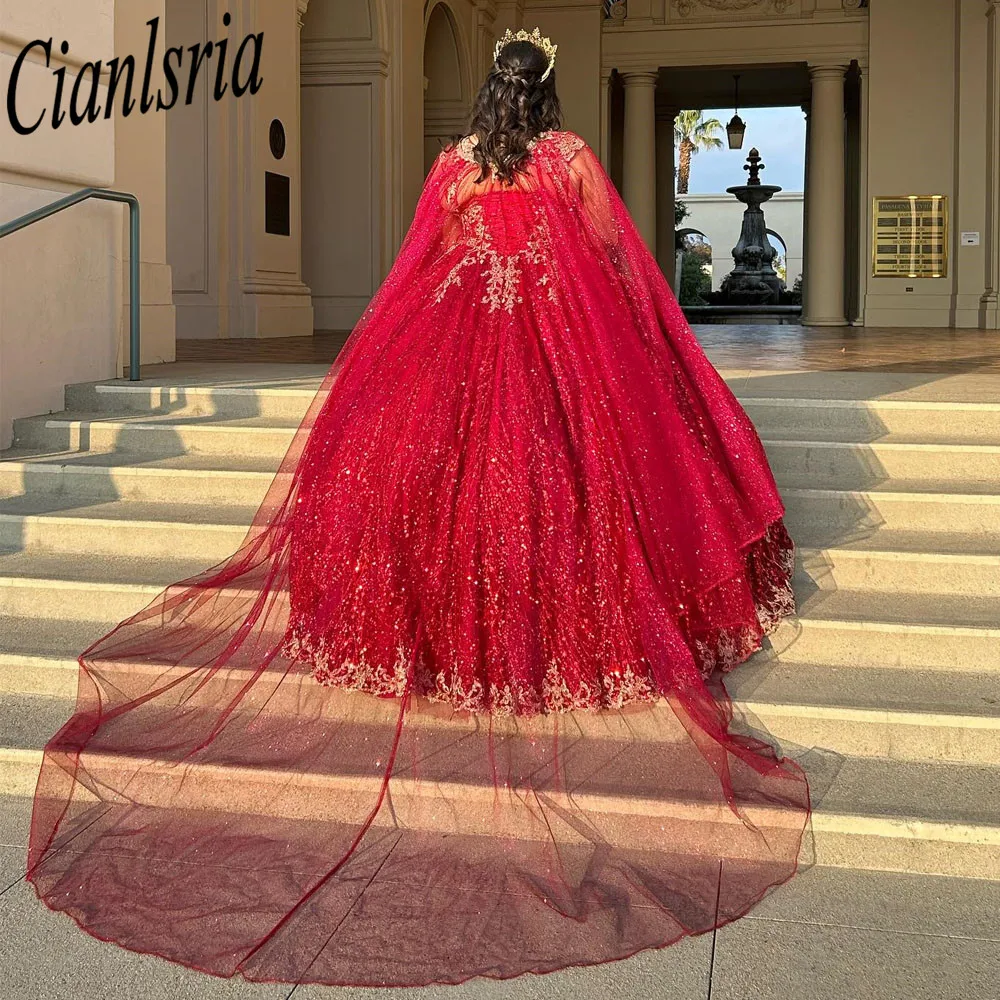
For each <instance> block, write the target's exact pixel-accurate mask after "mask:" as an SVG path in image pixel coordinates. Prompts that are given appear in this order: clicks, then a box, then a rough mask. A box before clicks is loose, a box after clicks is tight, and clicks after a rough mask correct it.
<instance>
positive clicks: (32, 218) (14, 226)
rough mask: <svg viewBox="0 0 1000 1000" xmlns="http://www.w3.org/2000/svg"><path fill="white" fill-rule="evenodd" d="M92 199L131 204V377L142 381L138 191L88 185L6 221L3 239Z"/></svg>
mask: <svg viewBox="0 0 1000 1000" xmlns="http://www.w3.org/2000/svg"><path fill="white" fill-rule="evenodd" d="M88 198H96V199H98V201H116V202H119V203H120V204H123V205H128V216H129V254H130V256H131V259H130V260H129V281H128V286H129V298H130V300H131V301H130V302H129V353H130V357H129V376H128V377H129V380H130V381H132V382H138V381H139V378H140V376H139V314H140V307H141V305H142V303H141V302H140V301H139V199H138V198H136V196H135V195H134V194H126V193H125V192H124V191H111V190H108V189H107V188H84V189H83V190H82V191H77V192H75V193H74V194H70V195H67V196H66V197H65V198H60V199H59V201H54V202H52V204H51V205H45V206H43V207H42V208H38V209H35V211H34V212H29V213H28V214H27V215H22V216H21V218H20V219H15V220H14V221H13V222H5V223H3V225H0V239H3V237H5V236H10V235H11V233H16V232H18V231H19V230H21V229H25V228H26V227H28V226H30V225H32V224H33V223H35V222H41V221H42V219H47V218H49V217H50V216H52V215H56V214H57V213H58V212H61V211H63V209H66V208H71V207H72V206H73V205H79V204H80V202H81V201H87V199H88Z"/></svg>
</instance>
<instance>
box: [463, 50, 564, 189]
mask: <svg viewBox="0 0 1000 1000" xmlns="http://www.w3.org/2000/svg"><path fill="white" fill-rule="evenodd" d="M548 70H549V59H548V56H546V55H545V53H544V52H543V51H542V50H541V49H540V48H538V47H537V46H535V45H532V44H531V42H523V41H519V42H510V43H509V44H508V45H505V46H504V47H503V48H502V49H501V50H500V55H499V56H498V57H497V61H496V63H495V64H494V66H493V68H492V69H491V70H490V73H489V76H487V78H486V82H485V83H484V84H483V86H482V89H481V90H480V91H479V96H478V97H477V98H476V101H475V104H474V105H473V109H472V121H471V127H470V134H471V135H473V136H475V138H476V142H475V145H474V147H473V150H474V152H473V155H474V156H475V158H476V162H477V163H478V164H479V168H480V176H479V180H480V181H484V180H486V178H487V177H489V176H490V175H491V174H492V175H493V176H494V177H495V178H496V179H497V180H500V181H502V182H503V183H506V184H511V183H513V181H514V177H515V175H516V174H518V173H523V172H524V170H525V168H526V167H527V164H528V161H529V159H530V158H531V145H532V143H533V142H534V141H535V140H536V139H537V138H538V137H539V136H540V135H542V134H543V133H545V132H552V131H555V130H557V129H559V128H561V127H562V107H561V106H560V104H559V98H558V96H557V95H556V80H555V71H554V70H553V71H552V72H549V73H548V77H547V79H545V80H543V79H542V77H543V76H545V75H546V73H547V72H548Z"/></svg>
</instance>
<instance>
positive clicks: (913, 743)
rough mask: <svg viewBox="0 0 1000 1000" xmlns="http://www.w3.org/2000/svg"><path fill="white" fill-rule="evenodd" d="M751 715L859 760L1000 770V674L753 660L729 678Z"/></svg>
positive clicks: (798, 739)
mask: <svg viewBox="0 0 1000 1000" xmlns="http://www.w3.org/2000/svg"><path fill="white" fill-rule="evenodd" d="M726 687H727V688H728V690H729V692H730V695H731V697H732V698H733V700H734V702H735V703H736V706H737V711H738V712H741V713H743V714H744V715H745V716H746V718H747V719H748V720H750V721H751V722H752V721H753V720H757V721H759V723H760V724H761V725H762V726H763V727H764V729H765V730H767V731H768V732H770V733H774V734H775V735H776V736H777V737H779V738H780V739H782V740H788V741H790V743H791V744H797V745H799V746H810V747H813V746H819V747H824V748H827V749H829V750H832V751H834V752H836V753H842V754H847V755H850V756H855V757H882V758H889V759H894V760H936V761H955V762H959V763H967V764H985V765H994V766H998V767H1000V672H998V671H993V672H982V673H976V672H961V673H959V672H955V673H952V674H945V673H942V672H941V671H934V670H919V669H915V668H911V669H908V670H894V669H892V668H884V669H879V668H865V667H860V668H858V667H833V666H829V665H827V664H808V663H795V662H793V661H788V660H784V659H782V660H778V661H776V662H775V661H770V662H769V661H766V660H765V659H763V658H755V659H754V660H752V661H751V662H749V663H747V664H744V665H743V666H741V667H740V668H739V669H737V670H735V671H734V672H733V673H732V674H730V675H729V676H728V677H727V678H726Z"/></svg>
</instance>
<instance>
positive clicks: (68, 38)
mask: <svg viewBox="0 0 1000 1000" xmlns="http://www.w3.org/2000/svg"><path fill="white" fill-rule="evenodd" d="M536 24H537V25H538V26H540V27H541V29H542V31H543V32H544V33H546V34H548V35H550V36H551V37H552V38H553V39H554V40H556V41H557V42H558V44H559V46H560V49H559V67H558V78H559V87H560V92H561V95H562V97H563V101H564V105H565V110H566V117H567V127H569V128H571V129H573V130H575V131H577V132H579V133H580V134H581V135H582V136H583V137H584V138H585V139H587V140H588V142H590V143H591V145H593V146H594V148H595V149H597V150H599V152H600V155H601V157H602V159H603V160H604V162H605V164H606V166H607V167H608V169H609V171H610V172H611V175H612V177H613V178H614V179H615V181H616V183H617V184H618V185H619V187H620V189H621V190H622V192H623V194H624V196H625V199H626V201H627V203H628V205H629V207H630V209H631V211H632V213H633V215H634V217H635V220H636V222H637V224H638V226H639V228H640V230H641V231H642V233H643V235H644V236H645V237H646V239H647V241H648V243H649V244H650V247H651V249H652V250H653V251H654V252H655V253H657V255H658V257H659V258H660V259H661V261H663V263H664V270H665V272H666V273H667V274H668V275H670V274H672V272H673V241H674V236H673V218H674V215H673V204H674V194H673V191H674V182H673V173H674V147H673V140H672V120H673V115H674V113H675V112H676V111H677V110H679V109H681V108H691V107H724V106H727V104H728V103H729V102H730V101H731V99H732V78H733V74H734V73H736V72H738V73H740V74H741V106H744V107H752V106H754V105H756V106H773V105H801V106H802V107H803V108H805V109H806V112H807V115H808V122H809V125H808V138H807V178H806V192H805V211H804V219H805V224H804V227H803V228H804V233H803V237H802V242H803V253H802V257H803V260H802V271H803V275H804V288H805V317H804V318H805V322H806V323H807V324H811V325H832V326H839V325H844V324H846V323H853V324H855V325H858V326H879V327H886V326H890V327H891V326H899V327H921V326H927V327H960V328H981V329H984V330H988V331H993V330H998V329H1000V301H998V291H1000V0H870V2H865V0H627V3H624V2H621V0H615V2H610V0H267V2H263V0H228V2H227V0H198V2H192V0H76V2H75V3H73V4H72V5H66V4H65V3H62V2H60V0H30V2H29V0H6V3H5V4H4V6H3V10H2V14H0V67H2V70H0V74H2V75H0V80H2V82H3V87H4V93H5V95H7V96H8V114H7V115H5V116H4V117H3V119H0V223H2V222H6V221H9V220H11V219H14V218H16V217H18V216H19V215H21V214H23V213H25V212H27V211H30V210H32V209H34V208H37V207H39V206H41V205H44V204H46V203H47V202H50V201H52V200H54V199H56V198H58V197H60V196H61V195H63V194H65V193H67V192H69V191H73V190H76V189H78V188H80V187H84V186H99V187H113V188H116V189H120V190H124V191H128V192H132V193H134V194H136V195H137V196H138V197H139V199H140V201H141V204H142V224H143V229H142V251H141V257H142V260H141V276H142V322H143V331H142V337H143V348H142V355H143V356H142V360H143V361H144V362H146V363H150V362H157V361H169V360H172V359H173V358H174V351H175V343H176V339H177V338H178V337H183V338H215V337H283V336H295V335H299V336H301V335H308V334H311V333H312V331H313V330H315V329H320V330H329V329H345V328H349V327H350V326H351V325H352V324H353V323H354V322H355V321H356V320H357V318H358V317H359V316H360V314H361V312H362V311H363V309H364V307H365V305H366V303H367V302H368V300H369V298H370V297H371V295H372V293H373V292H374V291H375V289H376V288H377V287H378V285H379V283H380V282H381V280H382V279H383V277H384V276H385V274H386V273H387V271H388V269H389V267H390V266H391V264H392V261H393V259H394V256H395V254H396V253H397V251H398V249H399V247H400V244H401V242H402V239H403V237H404V235H405V232H406V229H407V225H408V223H409V220H410V219H411V217H412V214H413V210H414V207H415V204H416V201H417V198H418V197H419V194H420V189H421V184H422V181H423V178H424V176H425V173H426V170H427V167H428V165H429V163H430V162H431V160H432V159H433V157H434V155H436V152H437V150H438V149H439V148H440V144H441V141H442V140H444V139H446V138H447V137H448V136H450V135H452V134H454V133H455V132H457V131H460V130H461V128H462V125H463V122H464V120H465V117H466V115H467V113H468V109H469V106H470V104H471V101H472V99H473V97H474V94H475V92H476V89H477V87H478V85H479V82H480V81H481V79H482V78H483V76H484V74H485V73H486V71H487V69H488V67H489V65H490V64H491V62H492V51H493V46H494V43H495V39H496V38H497V37H498V35H499V34H500V33H502V32H503V31H504V30H505V29H506V28H507V27H520V26H528V27H533V26H535V25H536ZM46 42H48V44H45V43H46ZM64 42H65V43H66V44H65V45H64V44H63V43H64ZM209 42H211V43H212V46H211V50H209V46H208V43H209ZM32 43H35V44H34V45H33V44H32ZM171 52H172V53H173V54H172V55H171V54H170V53H171ZM129 56H132V57H133V61H134V64H135V70H134V75H133V78H132V80H131V82H132V88H133V91H134V93H133V97H134V103H135V105H136V106H135V107H134V108H132V110H131V111H130V113H129V114H127V115H126V114H125V113H124V108H125V104H126V103H127V102H126V100H125V98H126V96H127V95H126V93H125V91H126V88H125V75H124V72H123V71H122V67H123V65H124V64H125V63H126V61H127V58H128V57H129ZM255 58H258V63H259V65H257V66H256V70H257V73H256V77H257V78H256V80H253V79H252V78H253V77H254V73H253V70H254V59H255ZM113 59H117V65H116V66H114V67H112V65H111V64H112V60H113ZM164 60H166V65H165V62H164ZM171 60H172V62H171ZM98 63H100V65H97V64H98ZM195 65H197V67H198V69H199V71H200V75H199V72H196V73H194V74H192V67H193V66H195ZM166 66H170V67H171V68H172V70H173V71H174V76H175V77H177V78H178V84H177V87H176V90H177V94H176V97H175V98H174V99H173V101H172V100H171V97H172V93H171V86H170V82H169V79H168V77H169V74H168V73H167V69H166ZM115 77H117V79H115ZM113 84H114V86H113ZM251 84H253V85H252V86H251ZM258 85H259V86H258ZM254 88H256V92H253V90H254ZM140 91H141V93H140ZM11 108H13V109H14V113H11V111H10V109H11ZM168 109H169V110H168ZM60 114H63V118H62V119H61V120H60V118H59V115H60ZM77 120H79V124H75V123H74V122H76V121H77ZM33 126H34V127H33ZM913 195H920V196H930V195H935V196H941V197H942V198H943V199H945V200H946V204H947V207H948V225H947V230H946V240H945V242H946V244H947V245H946V246H945V255H946V257H947V266H946V268H945V269H943V273H942V274H941V276H940V277H927V278H923V277H921V278H911V277H909V276H908V275H900V276H890V277H884V276H880V277H876V276H874V274H873V271H874V260H873V240H874V237H873V230H874V226H875V221H876V220H875V213H874V204H875V202H874V200H875V199H876V198H907V197H909V196H913ZM125 226H126V220H125V218H124V214H123V212H122V209H120V208H119V207H117V206H113V205H109V204H98V203H94V202H90V203H87V204H85V205H82V206H78V207H76V208H74V209H72V210H70V211H68V212H66V213H63V214H61V215H60V216H58V217H55V218H52V219H49V220H47V221H46V222H43V223H40V224H38V225H35V226H32V227H31V228H30V229H27V230H24V231H22V232H20V233H17V234H15V235H13V236H10V237H8V238H6V239H4V240H0V447H2V446H3V445H5V444H6V443H8V441H9V435H10V425H11V421H12V419H13V418H15V417H18V416H24V415H28V414H32V413H39V412H44V411H46V410H49V409H58V408H60V406H61V405H62V390H63V386H64V385H65V384H67V383H71V382H80V381H87V380H94V379H99V378H106V377H108V376H111V375H113V374H115V373H116V372H120V371H121V369H122V366H123V365H124V364H125V363H127V350H128V339H127V323H126V316H127V301H126V300H127V282H126V268H125V267H124V266H123V265H124V263H125V261H126V259H127V254H128V243H127V239H126V238H125V237H126V229H125Z"/></svg>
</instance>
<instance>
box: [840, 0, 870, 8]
mask: <svg viewBox="0 0 1000 1000" xmlns="http://www.w3.org/2000/svg"><path fill="white" fill-rule="evenodd" d="M840 6H841V7H843V8H844V10H867V9H868V0H840Z"/></svg>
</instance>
